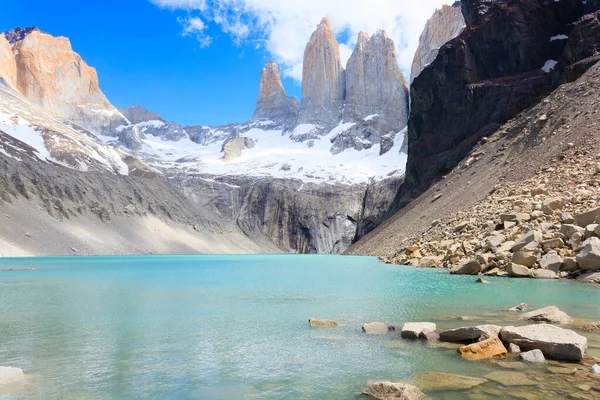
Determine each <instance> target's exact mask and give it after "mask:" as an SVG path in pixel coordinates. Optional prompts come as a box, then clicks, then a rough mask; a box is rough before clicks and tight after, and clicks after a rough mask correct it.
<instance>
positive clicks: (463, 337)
mask: <svg viewBox="0 0 600 400" xmlns="http://www.w3.org/2000/svg"><path fill="white" fill-rule="evenodd" d="M501 330H502V327H501V326H497V325H478V326H467V327H463V328H456V329H448V330H445V331H443V332H440V340H441V341H443V342H473V341H477V340H479V339H480V338H482V337H484V339H488V338H494V337H498V334H499V333H500V331H501Z"/></svg>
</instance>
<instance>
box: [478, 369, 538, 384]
mask: <svg viewBox="0 0 600 400" xmlns="http://www.w3.org/2000/svg"><path fill="white" fill-rule="evenodd" d="M485 378H486V379H489V380H491V381H495V382H498V383H500V384H502V385H504V386H535V385H537V384H538V383H537V382H535V381H532V380H531V379H529V378H527V376H526V375H525V374H524V373H521V372H510V371H494V372H492V373H490V374H487V375H486V376H485Z"/></svg>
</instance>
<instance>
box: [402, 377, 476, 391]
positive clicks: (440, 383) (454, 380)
mask: <svg viewBox="0 0 600 400" xmlns="http://www.w3.org/2000/svg"><path fill="white" fill-rule="evenodd" d="M486 382H487V379H481V378H472V377H470V376H462V375H454V374H445V373H442V372H420V373H418V374H417V375H415V376H413V378H412V379H411V383H414V384H415V385H416V386H417V387H419V388H421V390H423V391H425V392H437V391H447V390H467V389H471V388H472V387H475V386H478V385H481V384H484V383H486Z"/></svg>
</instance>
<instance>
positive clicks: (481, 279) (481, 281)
mask: <svg viewBox="0 0 600 400" xmlns="http://www.w3.org/2000/svg"><path fill="white" fill-rule="evenodd" d="M475 283H486V284H489V283H491V282H490V281H486V280H485V279H483V278H477V280H475Z"/></svg>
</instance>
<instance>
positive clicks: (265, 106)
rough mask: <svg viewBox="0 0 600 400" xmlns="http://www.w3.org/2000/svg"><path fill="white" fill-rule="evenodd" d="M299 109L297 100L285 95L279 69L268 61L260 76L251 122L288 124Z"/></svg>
mask: <svg viewBox="0 0 600 400" xmlns="http://www.w3.org/2000/svg"><path fill="white" fill-rule="evenodd" d="M299 109H300V105H299V104H298V100H296V99H295V98H294V97H289V96H287V95H286V94H285V90H284V89H283V85H282V84H281V76H280V75H279V67H278V66H277V64H276V63H275V62H273V61H269V62H268V63H267V65H265V67H264V68H263V70H262V73H261V75H260V84H259V90H258V101H257V102H256V109H255V111H254V115H253V116H252V120H269V121H273V122H275V123H276V124H289V123H290V122H291V121H293V120H294V119H295V118H296V117H297V115H298V110H299Z"/></svg>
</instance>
